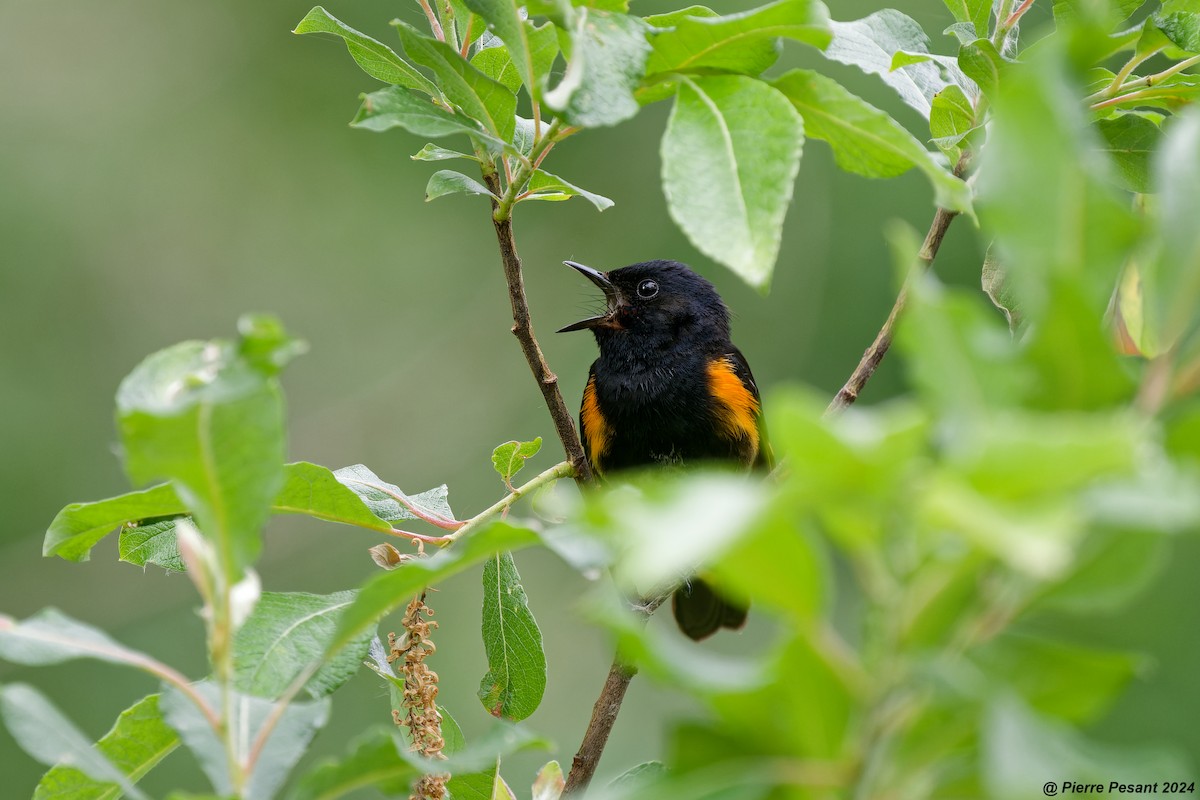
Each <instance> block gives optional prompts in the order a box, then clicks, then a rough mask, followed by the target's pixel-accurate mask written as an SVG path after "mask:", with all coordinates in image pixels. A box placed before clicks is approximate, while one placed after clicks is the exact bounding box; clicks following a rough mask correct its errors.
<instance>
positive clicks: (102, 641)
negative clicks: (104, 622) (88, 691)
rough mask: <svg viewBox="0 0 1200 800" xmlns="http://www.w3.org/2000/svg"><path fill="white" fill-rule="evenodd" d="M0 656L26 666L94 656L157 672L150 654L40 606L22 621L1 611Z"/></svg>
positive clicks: (102, 659)
mask: <svg viewBox="0 0 1200 800" xmlns="http://www.w3.org/2000/svg"><path fill="white" fill-rule="evenodd" d="M0 658H3V659H4V660H5V661H11V662H13V663H14V664H25V665H28V666H44V665H46V664H61V663H62V662H64V661H70V660H72V659H76V658H94V659H97V660H98V661H107V662H109V663H112V664H124V665H126V666H131V667H137V668H138V669H143V670H146V671H148V672H150V673H151V674H157V673H156V670H155V666H156V662H155V661H154V660H153V659H152V658H150V657H149V656H147V655H145V654H144V653H141V652H138V651H137V650H132V649H130V648H128V647H126V646H125V645H123V644H121V643H120V642H118V641H116V640H115V639H112V638H111V637H109V635H108V634H106V633H104V632H103V631H101V630H99V629H97V628H93V627H92V626H91V625H85V624H84V623H82V622H79V621H78V620H75V619H72V618H71V617H68V616H67V615H66V614H64V613H62V612H61V611H59V610H58V609H56V608H43V609H42V610H41V611H39V612H37V613H36V614H34V615H33V616H31V617H29V618H28V619H26V620H24V621H23V622H17V621H15V620H13V618H12V617H8V616H4V615H2V614H0Z"/></svg>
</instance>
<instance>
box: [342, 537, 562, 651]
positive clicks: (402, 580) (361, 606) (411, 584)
mask: <svg viewBox="0 0 1200 800" xmlns="http://www.w3.org/2000/svg"><path fill="white" fill-rule="evenodd" d="M537 542H538V536H537V534H535V533H534V532H533V531H530V530H528V529H525V528H516V527H513V526H512V525H509V524H507V523H504V522H494V523H492V524H491V525H489V526H487V527H486V528H484V529H482V530H480V531H477V532H475V533H473V534H471V535H470V536H469V537H466V538H465V539H463V540H461V541H457V542H455V543H454V544H453V545H452V546H450V547H448V548H447V549H445V550H442V551H441V552H439V553H437V554H436V555H434V556H432V557H430V558H420V559H415V560H412V561H406V562H405V563H403V564H401V565H399V566H398V567H396V568H395V569H393V570H391V571H390V572H384V573H382V574H379V575H376V576H375V577H374V578H372V579H371V580H369V581H368V582H367V583H366V584H365V585H364V586H363V587H362V589H360V590H359V593H358V597H356V598H355V600H354V604H353V605H351V606H350V608H348V609H346V612H345V613H344V614H343V615H342V618H341V621H340V622H339V624H338V632H337V635H336V636H335V637H334V639H333V641H332V642H331V643H330V645H329V647H328V649H327V652H330V653H332V652H337V651H339V650H341V649H342V648H343V647H345V646H346V645H347V644H349V643H350V642H352V641H355V640H357V639H358V637H359V636H360V635H361V634H362V633H363V631H366V630H368V629H369V628H370V627H371V625H373V624H374V622H375V620H377V619H378V618H379V617H380V616H382V615H383V614H386V613H388V612H389V611H391V610H392V609H394V608H396V607H397V606H398V605H400V604H401V603H407V602H408V601H409V600H411V599H412V596H413V595H414V594H416V593H417V592H419V591H420V590H421V589H424V588H425V587H427V586H429V585H431V584H434V583H437V582H438V581H443V580H445V579H446V578H449V577H451V576H453V575H457V574H458V573H460V572H462V571H464V570H466V569H468V568H470V567H472V566H474V565H475V564H478V563H479V562H481V561H483V560H484V559H486V558H488V557H490V556H493V555H495V554H496V553H498V552H501V551H503V550H519V549H521V548H523V547H528V546H529V545H532V544H536V543H537Z"/></svg>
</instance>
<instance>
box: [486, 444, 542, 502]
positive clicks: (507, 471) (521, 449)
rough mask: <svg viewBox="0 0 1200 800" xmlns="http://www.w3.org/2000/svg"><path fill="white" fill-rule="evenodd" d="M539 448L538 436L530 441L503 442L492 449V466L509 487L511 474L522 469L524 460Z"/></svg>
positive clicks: (533, 454) (540, 445)
mask: <svg viewBox="0 0 1200 800" xmlns="http://www.w3.org/2000/svg"><path fill="white" fill-rule="evenodd" d="M541 449H542V437H540V436H539V437H537V438H536V439H534V440H533V441H532V442H518V441H511V442H505V443H504V444H502V445H499V446H498V447H497V448H496V449H495V450H493V451H492V466H493V467H495V468H496V472H498V473H499V474H500V477H501V478H503V479H504V483H505V485H507V486H508V487H509V488H510V489H511V488H512V478H513V476H514V475H516V474H517V473H518V472H520V471H521V470H522V469H524V467H525V462H526V460H528V459H530V458H533V457H534V456H536V455H537V454H538V451H539V450H541Z"/></svg>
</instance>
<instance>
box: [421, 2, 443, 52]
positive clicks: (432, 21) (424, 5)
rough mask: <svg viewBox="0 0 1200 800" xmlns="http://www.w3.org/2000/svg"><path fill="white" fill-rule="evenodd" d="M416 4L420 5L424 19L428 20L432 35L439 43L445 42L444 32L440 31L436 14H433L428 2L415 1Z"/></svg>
mask: <svg viewBox="0 0 1200 800" xmlns="http://www.w3.org/2000/svg"><path fill="white" fill-rule="evenodd" d="M417 2H418V3H420V4H421V10H422V11H424V12H425V18H426V19H428V20H429V30H431V31H433V35H434V36H436V37H437V40H438V41H439V42H444V41H446V32H445V31H443V30H442V23H440V22H438V18H437V14H434V13H433V9H432V8H430V7H429V0H417Z"/></svg>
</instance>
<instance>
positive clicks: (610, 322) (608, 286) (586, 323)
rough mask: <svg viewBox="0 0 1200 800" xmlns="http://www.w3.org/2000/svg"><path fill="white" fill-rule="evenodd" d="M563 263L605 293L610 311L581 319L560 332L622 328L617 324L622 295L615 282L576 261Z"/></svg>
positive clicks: (560, 329)
mask: <svg viewBox="0 0 1200 800" xmlns="http://www.w3.org/2000/svg"><path fill="white" fill-rule="evenodd" d="M563 263H564V264H566V265H567V266H568V267H570V268H571V269H574V270H577V271H579V272H581V273H583V275H584V277H586V278H587V279H588V280H589V281H591V282H592V283H594V284H596V285H597V286H599V287H600V289H601V291H603V292H604V299H605V301H606V302H607V303H608V309H607V310H605V312H604V313H603V314H600V315H599V316H595V317H588V318H587V319H581V320H579V322H573V323H571V324H570V325H568V326H566V327H565V328H559V329H558V332H559V333H567V332H568V331H582V330H588V329H591V328H619V327H621V326H620V323H618V322H617V307H618V306H619V305H620V302H621V293H620V292H619V291H618V290H617V287H616V286H615V285H614V284H613V282H612V281H610V280H609V279H608V276H607V275H605V274H604V273H603V272H601V271H599V270H596V269H592V268H591V267H585V266H584V265H583V264H578V263H576V262H574V261H564V262H563Z"/></svg>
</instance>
